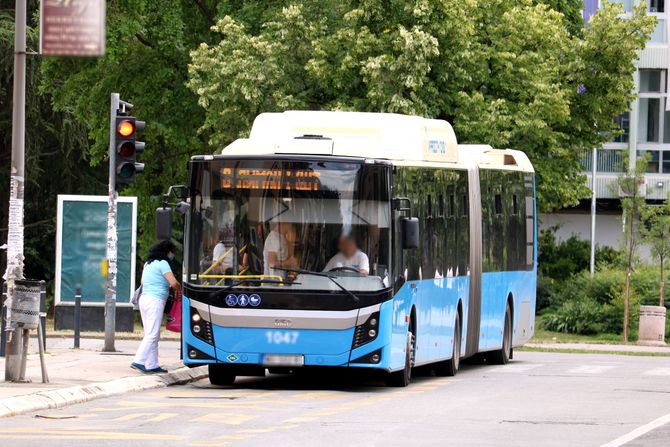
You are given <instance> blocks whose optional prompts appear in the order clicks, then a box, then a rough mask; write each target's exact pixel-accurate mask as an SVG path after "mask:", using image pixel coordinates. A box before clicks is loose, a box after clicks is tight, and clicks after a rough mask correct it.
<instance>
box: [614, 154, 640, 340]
mask: <svg viewBox="0 0 670 447" xmlns="http://www.w3.org/2000/svg"><path fill="white" fill-rule="evenodd" d="M647 162H648V161H647V159H646V158H644V157H642V158H639V159H638V160H637V161H636V163H635V168H634V169H632V170H630V171H629V172H627V173H623V174H621V175H619V177H618V178H617V181H616V182H615V183H614V184H613V185H612V186H613V189H614V192H615V193H616V194H618V195H619V196H620V197H621V208H622V210H623V222H624V244H625V249H626V283H625V286H624V303H623V304H624V308H623V341H624V342H628V332H629V327H630V325H629V319H630V318H629V317H630V295H631V277H632V274H633V263H634V261H635V256H636V253H637V249H638V247H639V244H640V239H641V226H640V217H641V214H642V213H643V212H644V210H645V208H646V206H647V205H646V199H645V197H646V195H647V191H646V186H645V185H646V184H645V181H644V176H645V173H646V172H647Z"/></svg>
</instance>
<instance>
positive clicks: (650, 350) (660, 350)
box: [524, 342, 670, 355]
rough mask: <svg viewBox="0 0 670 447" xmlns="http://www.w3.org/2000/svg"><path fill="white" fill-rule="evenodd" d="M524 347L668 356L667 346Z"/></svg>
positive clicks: (540, 344) (567, 344)
mask: <svg viewBox="0 0 670 447" xmlns="http://www.w3.org/2000/svg"><path fill="white" fill-rule="evenodd" d="M524 346H526V347H528V348H536V349H550V350H575V351H593V352H629V353H637V354H651V355H653V354H666V355H670V345H668V346H640V345H623V344H622V345H615V344H599V343H533V342H531V343H526V344H525V345H524Z"/></svg>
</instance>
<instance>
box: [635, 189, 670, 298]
mask: <svg viewBox="0 0 670 447" xmlns="http://www.w3.org/2000/svg"><path fill="white" fill-rule="evenodd" d="M642 220H643V222H644V225H641V226H640V230H641V236H642V242H644V243H647V244H649V247H650V248H651V254H652V256H654V257H655V258H656V259H658V272H659V278H660V279H659V300H658V305H659V306H663V305H664V304H665V303H664V301H665V279H664V271H665V260H666V259H668V256H670V197H668V199H667V200H666V201H665V202H663V204H662V205H660V206H651V205H646V206H645V207H644V208H643V209H642Z"/></svg>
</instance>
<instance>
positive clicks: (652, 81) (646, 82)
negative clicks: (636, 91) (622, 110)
mask: <svg viewBox="0 0 670 447" xmlns="http://www.w3.org/2000/svg"><path fill="white" fill-rule="evenodd" d="M664 72H665V70H640V93H653V92H657V93H661V91H662V90H661V87H663V86H662V85H661V84H663V82H662V81H663V75H664Z"/></svg>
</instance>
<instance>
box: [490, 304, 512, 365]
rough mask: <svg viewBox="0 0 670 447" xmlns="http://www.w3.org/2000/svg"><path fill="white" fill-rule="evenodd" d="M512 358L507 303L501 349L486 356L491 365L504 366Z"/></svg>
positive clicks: (510, 318)
mask: <svg viewBox="0 0 670 447" xmlns="http://www.w3.org/2000/svg"><path fill="white" fill-rule="evenodd" d="M511 357H512V313H511V312H510V308H509V303H508V304H507V308H506V309H505V328H504V330H503V339H502V348H501V349H499V350H497V351H493V352H491V353H490V354H488V355H487V360H488V362H489V363H491V364H492V365H506V364H507V363H509V359H510V358H511Z"/></svg>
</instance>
